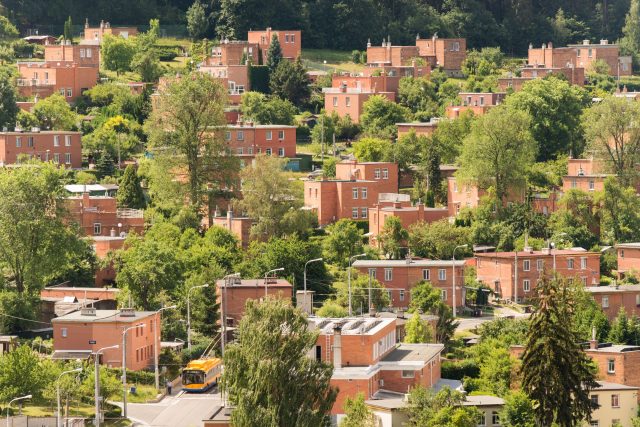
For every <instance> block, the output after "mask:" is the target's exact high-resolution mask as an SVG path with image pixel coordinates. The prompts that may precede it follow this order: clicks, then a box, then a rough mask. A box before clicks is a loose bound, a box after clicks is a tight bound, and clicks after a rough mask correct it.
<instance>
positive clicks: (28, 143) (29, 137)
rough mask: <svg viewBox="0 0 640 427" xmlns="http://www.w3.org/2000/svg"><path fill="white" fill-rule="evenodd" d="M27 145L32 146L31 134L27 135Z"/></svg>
mask: <svg viewBox="0 0 640 427" xmlns="http://www.w3.org/2000/svg"><path fill="white" fill-rule="evenodd" d="M27 147H33V137H32V136H28V137H27Z"/></svg>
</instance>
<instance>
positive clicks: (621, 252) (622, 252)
mask: <svg viewBox="0 0 640 427" xmlns="http://www.w3.org/2000/svg"><path fill="white" fill-rule="evenodd" d="M620 258H624V249H620Z"/></svg>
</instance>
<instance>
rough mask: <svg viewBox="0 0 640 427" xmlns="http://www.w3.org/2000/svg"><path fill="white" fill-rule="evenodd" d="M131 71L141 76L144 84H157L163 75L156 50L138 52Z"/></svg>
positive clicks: (132, 60)
mask: <svg viewBox="0 0 640 427" xmlns="http://www.w3.org/2000/svg"><path fill="white" fill-rule="evenodd" d="M131 69H132V70H133V71H135V72H136V73H138V74H140V79H141V80H142V81H143V82H156V81H158V78H159V77H160V76H161V75H162V73H163V69H162V66H161V65H160V59H159V56H158V53H157V52H156V50H155V49H151V50H146V51H142V52H137V53H136V54H135V55H134V56H133V58H132V59H131Z"/></svg>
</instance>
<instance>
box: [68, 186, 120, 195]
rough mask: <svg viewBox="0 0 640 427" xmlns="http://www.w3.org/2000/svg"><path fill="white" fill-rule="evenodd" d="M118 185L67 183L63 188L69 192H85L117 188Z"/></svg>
mask: <svg viewBox="0 0 640 427" xmlns="http://www.w3.org/2000/svg"><path fill="white" fill-rule="evenodd" d="M118 188H120V186H118V185H116V184H86V185H85V184H67V185H65V186H64V189H65V190H67V191H68V192H70V193H86V192H92V191H109V190H117V189H118Z"/></svg>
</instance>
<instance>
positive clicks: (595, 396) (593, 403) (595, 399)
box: [589, 394, 600, 408]
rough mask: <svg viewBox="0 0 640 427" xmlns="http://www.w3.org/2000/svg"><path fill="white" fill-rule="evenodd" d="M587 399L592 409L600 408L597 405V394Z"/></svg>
mask: <svg viewBox="0 0 640 427" xmlns="http://www.w3.org/2000/svg"><path fill="white" fill-rule="evenodd" d="M589 398H590V399H591V405H592V406H593V407H596V408H597V407H598V406H600V404H599V403H598V395H597V394H592V395H591V396H589Z"/></svg>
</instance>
